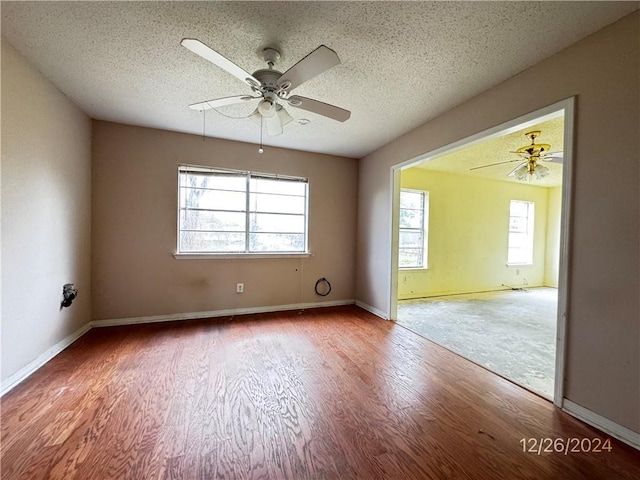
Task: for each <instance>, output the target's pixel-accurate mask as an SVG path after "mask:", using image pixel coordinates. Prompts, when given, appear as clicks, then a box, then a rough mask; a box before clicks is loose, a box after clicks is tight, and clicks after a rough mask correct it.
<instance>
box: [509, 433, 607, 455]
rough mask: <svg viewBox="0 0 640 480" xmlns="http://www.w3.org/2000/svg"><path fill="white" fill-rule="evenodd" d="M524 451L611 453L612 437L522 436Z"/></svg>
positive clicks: (538, 453) (541, 452)
mask: <svg viewBox="0 0 640 480" xmlns="http://www.w3.org/2000/svg"><path fill="white" fill-rule="evenodd" d="M520 445H522V451H523V452H525V453H535V454H537V455H542V454H543V453H561V454H563V455H569V454H570V453H609V452H611V450H612V446H611V439H610V438H605V439H604V440H603V439H602V438H598V437H594V438H586V437H585V438H577V437H570V438H551V437H540V438H522V439H520Z"/></svg>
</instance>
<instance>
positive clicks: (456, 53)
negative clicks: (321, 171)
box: [1, 1, 638, 158]
mask: <svg viewBox="0 0 640 480" xmlns="http://www.w3.org/2000/svg"><path fill="white" fill-rule="evenodd" d="M637 8H638V3H637V2H7V1H2V3H1V11H2V35H3V39H4V38H6V39H7V40H8V41H9V43H10V44H11V45H13V46H14V47H15V48H16V49H17V50H18V51H19V52H20V53H21V54H22V55H24V56H25V57H26V58H27V59H28V60H29V61H30V62H31V63H32V64H33V65H34V66H35V67H36V68H37V69H38V70H39V71H40V72H42V73H43V74H44V75H45V76H46V77H47V78H49V79H50V80H51V81H52V82H53V83H54V84H55V85H56V86H57V87H58V88H60V89H61V90H62V91H63V92H64V93H65V94H66V95H68V96H69V97H70V98H71V99H72V101H73V102H75V103H76V104H77V105H78V106H79V107H80V108H81V109H82V110H83V111H85V112H86V113H87V114H88V115H89V116H91V117H92V118H96V119H101V120H109V121H114V122H121V123H125V124H132V125H141V126H149V127H154V128H161V129H167V130H175V131H180V132H189V133H195V134H200V135H201V134H202V132H203V114H202V113H200V112H196V111H193V110H191V109H189V108H187V105H188V104H191V103H195V102H200V101H204V100H210V99H214V98H218V97H225V96H230V95H240V94H247V93H250V90H249V89H248V87H247V86H246V85H243V84H242V83H241V82H240V81H238V80H237V79H236V78H234V77H232V76H231V75H229V74H227V73H226V72H224V71H222V70H220V69H218V68H217V67H215V66H214V65H212V64H209V63H207V62H206V61H204V60H203V59H201V58H199V57H197V56H196V55H194V54H192V53H191V52H189V51H187V50H186V49H185V48H183V47H181V46H180V40H181V39H182V38H185V37H190V38H197V39H199V40H201V41H203V42H204V43H206V44H208V45H209V46H211V47H212V48H214V49H215V50H217V51H218V52H220V53H221V54H222V55H224V56H226V57H227V58H229V59H230V60H232V61H233V62H235V63H236V64H238V65H239V66H241V67H242V68H244V69H245V70H247V71H249V72H253V71H254V70H257V69H259V68H263V66H264V64H263V63H262V61H261V59H260V58H259V57H258V55H257V52H259V51H261V50H262V48H264V47H266V46H270V47H275V48H277V49H278V50H280V52H281V54H282V60H281V63H280V64H279V65H277V66H276V68H278V69H279V70H280V71H285V70H286V69H287V68H289V67H290V66H291V65H293V64H294V63H295V62H296V61H298V60H299V59H300V58H302V57H304V56H305V55H306V54H308V53H309V52H310V51H312V50H313V49H315V48H316V47H317V46H318V45H320V44H325V45H327V46H328V47H330V48H332V49H333V50H335V51H336V52H337V53H338V55H339V56H340V59H341V60H342V63H341V64H340V65H337V66H336V67H334V68H332V69H331V70H329V71H327V72H325V73H323V74H321V75H320V76H318V77H316V78H314V79H312V80H310V81H309V82H307V83H305V84H304V85H302V86H301V87H300V88H298V89H296V90H295V94H298V95H303V96H308V97H311V98H314V99H317V100H321V101H323V102H326V103H332V104H335V105H337V106H340V107H343V108H346V109H348V110H351V112H352V116H351V119H349V120H347V121H346V122H345V123H338V122H335V121H332V120H329V119H325V118H323V117H319V116H316V115H315V114H312V113H308V112H304V111H302V110H297V109H294V108H288V110H289V112H290V113H291V114H292V115H293V116H294V118H296V119H299V118H307V119H309V120H310V123H309V125H306V126H303V125H300V124H298V122H292V123H290V124H289V125H287V126H286V127H285V131H284V134H283V135H280V136H278V137H266V136H265V144H266V145H274V146H280V147H287V148H295V149H300V150H307V151H316V152H324V153H331V154H338V155H344V156H349V157H356V158H360V157H363V156H364V155H366V154H367V153H369V152H371V151H373V150H375V149H376V148H378V147H380V146H382V145H384V144H386V143H388V142H389V141H391V140H393V139H395V138H397V137H399V136H400V135H402V134H404V133H406V132H408V131H409V130H411V129H413V128H415V127H417V126H418V125H420V124H422V123H424V122H425V121H427V120H429V119H431V118H433V117H435V116H437V115H439V114H441V113H443V112H445V111H447V110H448V109H450V108H452V107H453V106H455V105H457V104H460V103H461V102H463V101H465V100H466V99H469V98H471V97H473V96H475V95H477V94H478V93H480V92H482V91H484V90H486V89H488V88H490V87H492V86H493V85H496V84H497V83H499V82H501V81H503V80H505V79H507V78H509V77H511V76H513V75H514V74H516V73H518V72H520V71H522V70H524V69H526V68H527V67H529V66H532V65H534V64H535V63H537V62H539V61H540V60H542V59H544V58H546V57H549V56H550V55H552V54H554V53H555V52H557V51H559V50H561V49H563V48H565V47H567V46H569V45H570V44H572V43H574V42H576V41H577V40H579V39H581V38H583V37H585V36H587V35H588V34H590V33H592V32H594V31H596V30H598V29H600V28H602V27H603V26H605V25H607V24H609V23H612V22H613V21H615V20H617V19H618V18H620V17H622V16H624V15H626V14H628V13H630V12H631V11H633V10H635V9H637ZM237 110H238V109H235V110H229V111H225V113H227V114H228V115H233V116H238V115H242V114H244V113H246V112H239V111H237ZM206 135H208V136H213V137H220V138H228V139H233V140H241V141H247V142H252V143H257V142H258V141H259V126H257V125H256V124H255V123H253V122H252V121H250V120H248V119H229V118H227V117H225V116H223V115H220V114H218V113H216V112H212V111H210V112H209V113H207V114H206Z"/></svg>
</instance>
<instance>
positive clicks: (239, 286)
mask: <svg viewBox="0 0 640 480" xmlns="http://www.w3.org/2000/svg"><path fill="white" fill-rule="evenodd" d="M236 293H244V283H238V284H237V285H236Z"/></svg>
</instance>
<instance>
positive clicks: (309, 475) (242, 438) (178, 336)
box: [1, 306, 640, 480]
mask: <svg viewBox="0 0 640 480" xmlns="http://www.w3.org/2000/svg"><path fill="white" fill-rule="evenodd" d="M1 419H2V437H1V439H2V444H1V461H2V465H1V468H2V470H1V472H2V475H1V476H2V479H3V480H10V479H44V478H55V479H65V480H66V479H74V478H75V479H83V480H84V479H96V480H106V479H119V478H128V479H157V478H158V479H181V480H182V479H214V478H225V479H227V478H229V479H232V478H256V479H257V478H262V479H295V480H298V479H458V478H460V479H485V478H486V479H499V478H500V479H502V478H504V479H520V478H529V479H536V480H539V479H606V480H611V479H614V478H615V479H625V478H628V479H637V478H640V453H639V452H637V451H636V450H633V449H632V448H631V447H628V446H626V445H624V444H622V443H620V442H618V441H616V440H614V439H611V451H610V452H608V451H603V452H601V453H594V452H584V453H572V452H570V451H569V452H567V454H565V453H564V451H563V452H561V453H545V452H544V451H541V453H540V454H538V453H537V451H536V452H535V453H529V452H523V445H522V442H521V439H538V441H539V440H540V439H544V438H551V439H556V438H560V439H562V441H564V442H566V441H569V439H570V438H579V439H583V438H586V439H594V438H598V439H600V440H601V441H604V440H606V439H607V438H608V437H607V436H606V435H604V434H602V433H601V432H599V431H597V430H595V429H592V428H590V427H589V426H587V425H584V424H582V423H581V422H578V421H577V420H575V419H573V418H571V417H570V416H568V415H566V414H564V413H562V412H560V411H558V410H557V409H556V408H554V407H553V406H552V405H551V404H550V403H549V402H547V401H545V400H543V399H541V398H539V397H537V396H535V395H533V394H531V393H529V392H527V391H526V390H523V389H521V388H519V387H517V386H515V385H513V384H511V383H509V382H507V381H506V380H504V379H502V378H500V377H498V376H496V375H493V374H491V373H490V372H488V371H486V370H484V369H482V368H480V367H478V366H476V365H474V364H473V363H471V362H468V361H466V360H464V359H462V358H460V357H458V356H456V355H455V354H453V353H451V352H449V351H447V350H445V349H443V348H440V347H438V346H437V345H435V344H433V343H431V342H429V341H427V340H425V339H423V338H421V337H419V336H418V335H416V334H414V333H412V332H410V331H408V330H406V329H404V328H402V327H400V326H398V325H395V324H394V323H392V322H386V321H383V320H380V319H378V318H376V317H374V316H372V315H370V314H368V313H366V312H365V311H363V310H361V309H359V308H357V307H353V306H352V307H339V308H324V309H317V310H308V311H304V312H285V313H277V314H263V315H250V316H243V317H236V318H233V319H228V318H227V319H212V320H197V321H188V322H175V323H161V324H150V325H136V326H127V327H111V328H99V329H93V330H91V331H90V332H88V333H87V334H86V335H85V336H83V337H82V338H81V339H79V340H78V341H77V342H75V343H74V344H73V345H72V346H71V347H69V348H68V349H67V350H65V351H64V352H63V353H61V354H60V355H58V356H57V357H55V358H54V359H53V360H51V361H50V362H49V363H48V364H47V365H45V366H44V367H43V368H41V369H40V370H38V371H37V372H36V373H35V374H33V375H32V376H31V377H30V378H29V379H27V380H26V381H25V382H23V383H22V384H20V385H18V386H17V387H16V388H15V389H14V390H12V391H11V392H9V393H8V394H7V395H5V396H4V397H3V398H2V413H1ZM525 442H527V441H526V440H525ZM586 445H587V444H586V442H585V443H584V446H586ZM526 446H527V447H529V446H531V443H530V441H529V443H527V444H526ZM544 446H546V444H545V445H543V448H542V450H544ZM592 447H593V445H592ZM536 448H537V447H536Z"/></svg>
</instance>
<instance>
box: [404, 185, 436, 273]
mask: <svg viewBox="0 0 640 480" xmlns="http://www.w3.org/2000/svg"><path fill="white" fill-rule="evenodd" d="M428 215H429V192H421V191H417V190H406V189H402V190H400V238H399V243H398V244H399V249H398V266H399V267H400V268H426V266H427V226H428V225H429V221H428Z"/></svg>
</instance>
